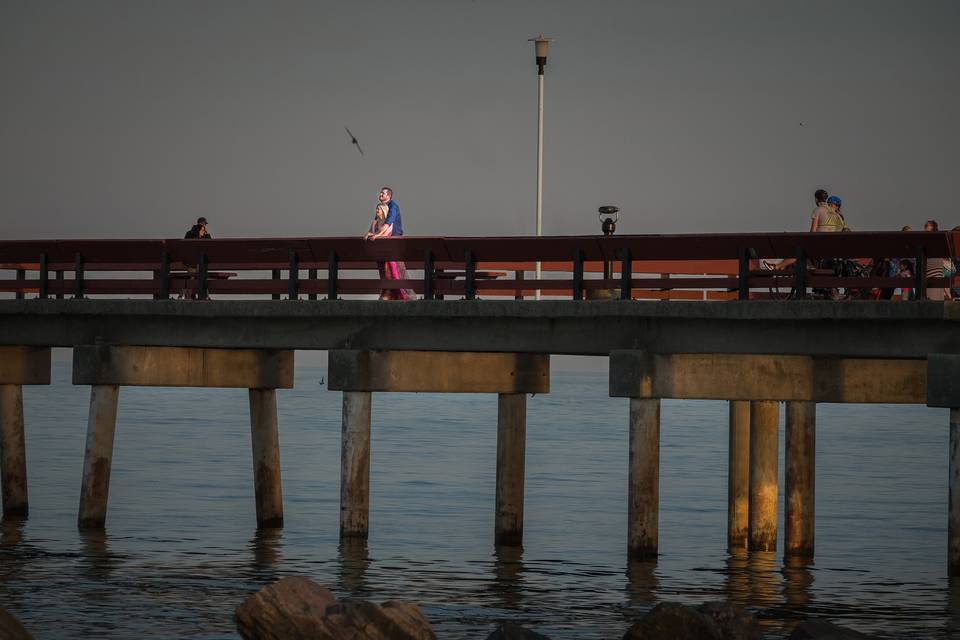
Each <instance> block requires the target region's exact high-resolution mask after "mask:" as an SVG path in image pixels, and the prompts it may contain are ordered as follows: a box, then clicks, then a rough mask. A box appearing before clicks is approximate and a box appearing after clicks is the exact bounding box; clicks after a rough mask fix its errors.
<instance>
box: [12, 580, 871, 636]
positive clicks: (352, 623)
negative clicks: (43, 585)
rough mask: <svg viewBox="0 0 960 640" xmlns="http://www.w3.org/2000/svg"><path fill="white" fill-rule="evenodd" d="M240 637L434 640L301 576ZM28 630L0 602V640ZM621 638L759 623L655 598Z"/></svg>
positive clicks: (831, 631)
mask: <svg viewBox="0 0 960 640" xmlns="http://www.w3.org/2000/svg"><path fill="white" fill-rule="evenodd" d="M234 619H235V621H236V624H237V631H238V632H239V634H240V636H241V637H243V638H244V639H245V640H436V638H437V636H436V634H435V633H434V632H433V629H432V628H431V627H430V622H429V621H428V620H427V618H426V616H424V615H423V612H422V611H421V610H420V607H419V606H417V605H416V604H412V603H405V602H396V601H388V602H384V603H382V604H375V603H373V602H368V601H366V600H337V599H336V597H335V596H334V595H333V593H331V592H330V590H329V589H327V588H326V587H324V586H321V585H319V584H317V583H316V582H314V581H313V580H310V579H309V578H303V577H290V578H283V579H282V580H278V581H277V582H274V583H273V584H270V585H267V586H266V587H264V588H263V589H261V590H260V591H258V592H257V593H255V594H253V595H251V596H250V597H249V598H247V599H246V600H245V601H244V602H243V603H242V604H241V605H240V606H238V607H237V609H236V611H235V612H234ZM32 637H33V636H31V635H30V633H29V632H28V631H27V630H26V629H25V628H24V626H23V625H22V624H21V623H20V621H19V620H17V618H16V617H14V616H13V615H12V614H10V613H9V612H7V611H5V610H4V609H3V608H0V640H30V639H32ZM622 637H623V640H761V638H762V634H761V630H760V625H759V624H758V623H757V620H756V618H755V617H754V616H753V614H751V613H749V612H748V611H747V610H745V609H743V608H740V607H737V606H735V605H732V604H729V603H725V602H708V603H706V604H703V605H701V606H699V607H691V606H688V605H684V604H678V603H675V602H663V603H660V604H658V605H657V606H656V607H654V608H653V609H652V610H651V611H650V612H649V613H647V615H645V616H644V617H643V618H642V619H641V620H639V621H638V622H636V623H634V624H633V625H632V626H631V627H630V628H629V629H627V630H626V631H625V633H624V634H623V636H622ZM870 637H871V636H867V635H865V634H862V633H859V632H857V631H853V630H851V629H845V628H843V627H840V626H838V625H835V624H832V623H830V622H828V621H826V620H806V621H804V622H801V623H800V624H799V625H797V626H796V627H795V628H794V630H793V632H792V633H791V634H790V635H789V636H788V640H863V639H866V638H870ZM486 640H550V639H549V637H548V636H545V635H543V634H540V633H537V632H536V631H535V630H531V629H526V628H524V627H521V626H519V625H516V624H512V623H504V624H502V625H500V626H499V627H497V628H496V629H494V630H493V631H492V632H491V633H490V634H489V635H488V636H487V637H486Z"/></svg>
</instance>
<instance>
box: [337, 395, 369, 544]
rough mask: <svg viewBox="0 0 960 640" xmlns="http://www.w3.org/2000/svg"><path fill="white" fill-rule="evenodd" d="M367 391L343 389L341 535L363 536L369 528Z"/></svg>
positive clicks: (350, 536)
mask: <svg viewBox="0 0 960 640" xmlns="http://www.w3.org/2000/svg"><path fill="white" fill-rule="evenodd" d="M371 404H372V403H371V394H370V392H369V391H344V392H343V430H342V432H341V440H342V444H341V449H340V537H341V538H366V537H367V533H368V531H369V529H370V524H369V521H370V409H371Z"/></svg>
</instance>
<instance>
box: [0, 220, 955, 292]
mask: <svg viewBox="0 0 960 640" xmlns="http://www.w3.org/2000/svg"><path fill="white" fill-rule="evenodd" d="M958 247H960V234H954V233H952V232H932V233H927V232H905V233H904V232H870V233H864V232H852V233H756V234H709V235H693V234H684V235H660V236H650V235H646V236H553V237H542V238H534V237H502V238H465V237H457V238H430V237H404V238H390V239H381V240H377V241H374V242H370V241H364V240H361V239H359V238H258V239H217V240H179V239H172V240H141V239H136V240H12V241H0V293H6V294H9V295H13V296H16V297H26V296H34V295H35V296H37V297H41V298H44V297H86V296H104V297H129V296H153V297H155V298H167V297H177V296H178V295H186V296H188V297H189V296H196V297H201V298H203V297H207V296H210V295H217V296H218V297H223V296H227V297H233V296H251V295H252V296H264V295H270V296H272V297H274V298H280V297H289V298H301V297H307V298H317V297H325V298H330V297H342V296H345V295H368V296H369V294H376V293H378V292H379V291H380V290H381V289H388V288H398V287H402V288H407V289H412V290H414V291H415V292H416V293H417V294H419V295H421V296H424V297H431V298H436V297H456V298H473V297H476V296H478V295H482V296H484V297H488V296H510V297H516V298H521V297H526V296H530V295H532V293H533V292H534V290H536V289H540V290H541V292H542V294H543V295H544V296H562V297H568V298H569V297H573V298H577V299H580V298H585V297H586V298H589V297H610V296H615V297H623V298H671V299H709V300H725V299H738V298H739V299H744V298H747V297H750V298H764V297H770V296H771V295H773V296H775V297H787V296H792V297H801V293H800V292H802V295H804V296H806V295H809V294H810V291H811V290H812V289H820V290H829V289H837V288H842V289H846V290H851V289H856V290H858V291H868V290H870V289H881V288H882V289H896V288H900V289H913V290H914V291H915V293H916V294H918V295H917V297H919V298H923V297H925V292H926V290H927V289H928V288H931V289H932V288H943V287H948V286H950V282H951V279H950V278H947V277H926V273H927V267H928V266H932V263H930V261H943V260H944V259H952V258H953V257H955V256H957V255H958V251H957V248H958ZM777 258H795V259H799V260H800V261H801V264H807V261H808V260H810V261H813V262H815V261H817V260H820V259H824V258H855V259H859V260H860V262H861V263H866V262H867V261H869V260H871V259H879V258H899V259H909V260H912V261H914V264H917V265H919V268H916V269H915V275H914V276H913V277H909V278H887V277H838V276H835V275H833V273H832V272H830V271H825V270H812V271H811V270H808V269H802V270H799V271H798V270H796V269H790V270H785V271H765V270H761V269H759V268H758V260H759V259H777ZM386 260H402V261H404V262H405V263H406V265H407V269H408V271H409V274H408V275H409V277H408V279H407V280H404V281H394V280H381V279H380V278H379V275H378V274H377V263H378V262H382V261H386ZM537 261H540V262H541V263H542V271H543V272H544V276H543V277H542V278H541V280H539V281H537V280H534V279H532V277H531V276H532V272H533V270H534V267H535V263H536V262H537ZM928 263H930V264H928ZM605 270H606V274H607V277H604V275H603V274H604V272H605ZM5 274H6V275H5ZM10 276H12V277H10Z"/></svg>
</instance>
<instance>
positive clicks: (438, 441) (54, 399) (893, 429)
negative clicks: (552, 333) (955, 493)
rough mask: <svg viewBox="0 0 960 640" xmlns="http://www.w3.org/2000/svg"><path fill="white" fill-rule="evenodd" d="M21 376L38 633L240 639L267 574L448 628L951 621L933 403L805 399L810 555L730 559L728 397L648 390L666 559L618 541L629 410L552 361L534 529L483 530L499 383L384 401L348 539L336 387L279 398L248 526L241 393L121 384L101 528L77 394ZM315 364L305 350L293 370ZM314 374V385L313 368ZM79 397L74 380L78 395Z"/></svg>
mask: <svg viewBox="0 0 960 640" xmlns="http://www.w3.org/2000/svg"><path fill="white" fill-rule="evenodd" d="M70 374H71V371H70V364H69V362H64V363H60V364H58V368H55V369H54V376H53V384H52V385H50V387H31V388H25V389H24V394H25V405H26V406H27V407H29V425H28V436H29V437H28V439H27V447H28V451H27V458H28V460H30V469H29V474H30V475H29V477H30V483H31V484H30V496H31V505H30V513H31V517H30V519H29V520H28V521H5V522H3V523H2V524H0V602H2V605H3V606H4V607H6V608H8V609H10V610H11V611H12V612H13V613H14V614H16V615H17V616H18V617H20V618H21V619H22V620H23V621H24V624H25V625H26V626H27V628H28V629H29V630H30V631H31V632H32V633H33V634H34V636H35V637H38V638H44V637H97V638H130V637H138V638H169V637H191V638H227V637H236V635H235V633H236V632H235V629H234V625H233V620H232V614H233V611H234V609H235V608H236V606H237V605H238V604H239V603H240V602H242V601H243V599H244V598H246V597H247V596H248V595H249V594H250V593H252V592H254V591H256V590H257V589H259V588H261V587H262V586H263V585H264V584H266V583H269V582H270V581H272V580H275V579H277V578H279V577H281V576H286V575H305V576H308V577H310V578H312V579H314V580H316V581H317V582H319V583H321V584H323V585H326V586H328V587H329V588H330V589H331V590H332V591H334V593H335V595H336V596H337V597H338V598H344V597H358V598H368V599H372V600H376V601H382V600H387V599H402V600H407V601H415V602H419V603H420V604H421V606H422V608H423V611H424V613H425V614H426V615H427V617H428V618H429V619H430V621H431V624H432V625H433V627H434V629H435V630H436V632H437V635H438V637H442V638H466V637H471V638H472V637H479V638H483V637H486V636H487V635H488V634H489V633H490V632H491V631H492V630H493V628H494V627H495V626H496V624H497V622H499V621H502V620H513V621H516V622H519V623H521V624H524V626H527V627H529V628H532V629H535V630H536V631H538V632H540V633H543V634H545V635H548V636H549V637H551V638H554V640H563V639H568V640H569V639H574V638H577V639H579V638H584V637H586V638H601V637H622V635H623V633H624V631H625V630H626V629H627V627H628V626H629V624H630V623H632V622H633V621H634V620H636V619H637V618H639V617H640V616H642V615H643V614H644V613H645V612H646V611H648V610H649V609H650V608H652V607H653V606H655V605H656V604H657V603H658V602H661V601H664V600H675V601H682V602H686V603H689V604H700V603H702V602H705V601H711V600H730V601H733V602H734V603H737V604H740V605H742V606H745V607H747V608H749V609H750V610H751V611H754V612H756V613H757V615H758V617H759V618H760V619H761V621H762V624H763V628H764V630H765V632H766V633H767V634H768V636H769V637H771V638H774V637H776V638H782V637H784V635H785V632H786V631H787V630H789V629H790V628H791V627H792V626H793V625H794V624H795V623H796V621H797V620H800V619H803V618H805V617H810V616H818V617H826V618H828V619H831V620H833V621H835V622H837V623H839V624H843V625H846V626H849V627H852V628H855V629H857V630H859V631H863V632H867V633H876V634H879V635H881V636H883V637H894V638H937V639H940V638H949V637H951V636H960V583H958V582H957V581H948V580H947V579H946V575H945V573H946V571H945V566H944V564H945V563H944V545H945V539H946V531H945V528H946V522H945V514H944V508H943V505H944V502H945V500H946V496H945V493H946V483H945V479H944V478H945V476H946V469H945V465H946V463H945V461H944V460H943V451H944V449H945V447H946V434H947V432H946V429H945V428H943V427H944V425H945V424H946V420H947V418H946V414H945V412H943V411H939V410H934V409H928V408H926V407H892V406H888V407H843V406H837V405H825V406H823V407H818V410H817V411H818V414H817V422H818V425H820V426H821V427H822V428H821V429H820V432H819V433H818V437H817V446H818V451H817V464H818V467H817V557H816V564H815V565H814V564H812V563H810V564H804V563H802V562H794V561H789V562H786V563H785V562H784V561H783V559H782V556H780V555H778V554H773V553H753V554H750V553H747V552H746V551H745V550H743V551H739V550H735V551H732V552H730V553H728V552H727V549H726V547H727V545H726V536H725V525H726V505H727V495H726V486H727V484H726V463H727V455H726V447H727V437H726V433H727V430H726V424H727V419H728V411H727V407H726V404H725V403H722V402H716V403H709V402H703V403H695V402H678V401H669V402H667V401H665V402H664V403H663V405H662V421H663V424H662V433H661V439H662V445H663V446H662V450H661V480H660V488H661V499H660V507H661V509H660V554H659V557H658V558H657V560H656V561H655V562H650V561H633V560H628V559H627V557H626V553H625V549H626V540H625V533H626V530H627V527H626V501H627V496H626V487H627V478H626V475H627V462H626V456H625V451H626V450H627V448H628V442H627V440H628V434H627V418H628V412H629V409H628V403H627V402H626V401H624V400H623V399H622V398H609V397H608V388H607V379H606V376H605V375H599V376H592V375H581V374H576V375H572V374H571V375H564V374H555V375H554V376H553V378H552V380H551V385H552V393H550V394H544V395H537V396H536V397H535V398H530V399H529V401H528V418H527V449H526V452H527V458H526V469H527V477H526V491H525V496H526V500H525V502H526V503H525V514H526V515H525V521H524V536H525V538H524V546H523V548H522V549H521V548H518V547H498V548H495V547H494V546H493V545H492V544H491V542H490V541H491V539H492V528H493V521H492V513H493V509H494V486H495V480H494V477H495V469H496V436H495V430H491V422H490V420H491V418H490V416H496V404H497V400H496V396H495V395H493V394H489V395H484V394H474V395H456V396H455V395H442V394H391V395H390V396H389V404H387V403H386V402H385V399H384V400H381V401H379V402H378V403H377V402H375V407H380V409H375V412H374V418H373V429H372V434H371V437H372V452H373V453H372V457H371V496H370V497H371V501H370V502H371V523H373V526H372V528H371V532H370V538H369V541H367V540H357V539H351V540H345V541H343V543H342V544H341V543H340V542H339V540H338V520H339V486H338V478H339V473H338V470H339V464H340V460H339V455H340V427H341V425H340V410H341V402H340V401H341V396H340V394H338V393H332V392H330V393H328V392H322V393H318V392H317V390H316V389H315V388H312V387H311V388H307V387H306V386H305V385H298V388H297V389H293V390H290V391H282V392H280V394H279V397H278V411H279V417H280V425H281V427H280V428H281V435H282V437H281V447H282V449H283V450H282V456H281V459H282V461H283V485H284V511H285V514H284V515H285V522H286V526H285V528H283V529H282V530H280V529H264V530H255V522H256V514H255V504H254V496H253V486H252V483H251V482H250V443H249V416H248V410H249V407H248V402H247V394H246V392H245V391H244V390H220V389H218V390H204V389H145V388H136V387H131V388H130V389H129V390H127V389H125V390H124V393H125V394H126V395H125V396H124V398H123V400H122V401H121V407H120V414H119V416H118V427H119V428H118V432H117V439H116V442H115V455H114V466H113V470H112V484H111V487H110V507H109V509H110V513H109V517H108V519H107V526H108V528H107V530H106V531H105V532H103V531H101V532H83V533H78V532H77V529H76V509H77V502H76V500H77V496H76V492H75V491H74V489H75V484H76V471H77V469H78V468H79V465H80V464H81V463H82V454H83V430H82V429H79V430H78V429H77V428H76V426H77V425H78V424H79V425H82V424H83V423H84V420H85V416H86V414H87V411H88V406H87V402H88V397H87V395H86V393H84V390H85V388H83V387H74V386H73V385H71V384H70ZM324 375H325V372H323V371H321V370H316V369H309V368H306V369H304V368H302V367H298V371H297V380H298V381H300V380H314V379H317V380H318V379H320V378H321V377H323V376H324ZM314 386H315V385H314ZM87 393H88V392H87Z"/></svg>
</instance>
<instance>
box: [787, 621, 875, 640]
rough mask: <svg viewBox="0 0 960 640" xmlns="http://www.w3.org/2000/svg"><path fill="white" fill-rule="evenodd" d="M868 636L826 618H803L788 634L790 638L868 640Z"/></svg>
mask: <svg viewBox="0 0 960 640" xmlns="http://www.w3.org/2000/svg"><path fill="white" fill-rule="evenodd" d="M870 637H871V636H868V635H865V634H863V633H860V632H859V631H854V630H853V629H845V628H844V627H841V626H839V625H835V624H833V623H832V622H827V621H826V620H805V621H803V622H801V623H800V624H798V625H797V626H796V628H795V629H794V630H793V633H791V634H790V640H869V638H870Z"/></svg>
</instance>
